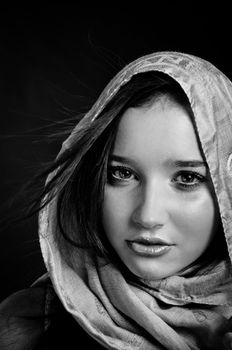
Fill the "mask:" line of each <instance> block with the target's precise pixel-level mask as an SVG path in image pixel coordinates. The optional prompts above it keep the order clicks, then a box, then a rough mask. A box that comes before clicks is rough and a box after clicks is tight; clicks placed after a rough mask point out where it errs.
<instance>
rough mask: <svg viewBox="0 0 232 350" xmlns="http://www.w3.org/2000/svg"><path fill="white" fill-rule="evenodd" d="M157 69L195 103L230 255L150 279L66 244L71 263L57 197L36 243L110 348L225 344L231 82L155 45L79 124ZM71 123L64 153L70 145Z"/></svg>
mask: <svg viewBox="0 0 232 350" xmlns="http://www.w3.org/2000/svg"><path fill="white" fill-rule="evenodd" d="M147 71H160V72H163V73H166V74H168V75H169V76H171V77H172V78H173V79H175V80H176V81H177V82H178V83H179V84H180V86H181V87H182V89H183V90H184V92H185V94H186V95H187V97H188V99H189V102H190V104H191V107H192V111H193V114H194V118H195V124H196V128H197V133H198V135H199V139H200V142H201V147H202V149H203V152H204V155H205V158H206V160H207V163H208V166H209V170H210V175H211V178H212V181H213V185H214V189H215V193H216V197H217V200H218V205H219V210H220V215H221V220H222V224H223V229H224V234H225V240H226V243H227V247H228V261H224V262H222V263H220V264H219V265H218V266H216V267H215V268H214V269H213V270H211V271H209V272H205V273H204V274H197V275H196V276H192V277H188V275H179V276H172V277H169V278H165V279H162V280H160V281H154V282H152V283H145V284H142V283H141V284H139V283H138V284H135V283H132V282H130V281H128V280H126V279H125V278H124V277H123V275H122V274H121V273H120V271H119V270H118V269H117V268H116V267H114V266H113V265H111V264H104V262H103V261H101V260H100V259H99V261H98V264H97V265H96V264H95V265H94V264H93V263H92V260H91V258H90V257H89V256H88V255H87V254H85V253H84V252H83V251H77V250H76V248H73V251H71V249H70V256H71V259H72V266H70V265H69V264H67V263H66V262H65V261H64V260H63V259H62V256H61V254H60V252H59V249H58V248H57V245H56V242H55V237H54V230H55V229H56V228H55V227H56V226H55V224H54V222H55V217H54V215H55V214H54V212H55V205H56V201H55V200H54V201H53V202H52V203H50V204H49V205H48V206H47V207H46V208H45V209H44V210H43V211H42V213H41V214H40V243H41V249H42V253H43V257H44V261H45V264H46V266H47V269H48V272H49V275H50V277H51V280H52V282H53V285H54V288H55V290H56V293H57V295H58V297H59V298H60V300H61V302H62V303H63V305H64V307H65V309H66V310H67V312H69V313H70V314H71V315H72V316H73V317H74V319H75V320H76V321H77V323H78V324H79V325H80V326H81V327H82V328H83V329H84V330H85V331H86V332H87V333H88V334H89V335H91V337H93V338H94V339H95V340H96V341H97V342H99V343H100V344H102V346H104V347H105V348H107V349H121V350H132V349H146V350H154V349H157V350H158V349H159V350H161V349H171V350H188V349H194V350H195V349H196V350H197V349H201V350H202V349H219V348H220V349H223V345H222V342H221V338H222V334H223V333H224V332H225V330H226V329H227V325H228V319H229V318H230V317H231V316H232V274H231V259H232V216H231V213H232V185H231V181H232V178H231V177H232V162H231V158H232V156H231V154H232V142H231V141H232V116H231V113H232V84H231V82H230V81H229V80H228V78H227V77H226V76H225V75H224V74H223V73H221V72H220V71H219V70H218V69H217V68H216V67H214V66H213V65H212V64H210V63H209V62H207V61H205V60H203V59H200V58H197V57H194V56H192V55H188V54H183V53H178V52H157V53H154V54H151V55H148V56H144V57H142V58H140V59H138V60H136V61H134V62H132V63H131V64H129V65H128V66H126V67H125V68H124V69H123V70H122V71H121V72H119V73H118V75H117V76H116V77H115V78H114V79H113V80H112V81H111V82H110V83H109V84H108V86H107V87H106V88H105V89H104V91H103V92H102V94H101V95H100V97H99V99H98V100H97V102H96V103H95V104H94V106H93V107H92V109H91V110H90V111H89V113H87V115H86V116H85V117H84V118H83V120H82V121H81V122H80V123H79V124H78V126H77V128H80V127H81V125H82V123H91V122H92V121H93V120H94V119H95V118H97V117H98V115H99V113H100V112H101V111H102V110H103V108H104V107H105V106H106V105H107V103H108V102H109V101H110V100H111V99H112V97H113V96H114V95H115V94H116V92H117V91H118V90H119V89H120V87H121V86H122V85H123V84H125V83H126V82H128V81H129V80H130V79H131V77H132V76H133V75H135V74H138V73H141V72H147ZM75 132H76V130H75V129H74V130H73V132H72V134H71V135H70V137H69V138H68V139H67V140H66V141H65V142H64V144H63V147H62V150H61V153H62V152H64V151H65V150H67V149H71V148H72V145H73V143H74V140H75Z"/></svg>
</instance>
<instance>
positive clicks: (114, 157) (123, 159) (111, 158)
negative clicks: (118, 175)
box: [109, 154, 131, 163]
mask: <svg viewBox="0 0 232 350" xmlns="http://www.w3.org/2000/svg"><path fill="white" fill-rule="evenodd" d="M109 161H111V162H112V161H115V162H121V163H129V162H130V161H131V160H130V159H129V158H127V157H122V156H118V155H116V154H111V155H110V156H109Z"/></svg>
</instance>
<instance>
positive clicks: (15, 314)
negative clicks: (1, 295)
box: [0, 274, 103, 350]
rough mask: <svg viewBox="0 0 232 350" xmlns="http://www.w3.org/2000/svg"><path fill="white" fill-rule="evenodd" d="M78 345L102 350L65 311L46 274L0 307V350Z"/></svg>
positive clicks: (24, 349) (10, 297)
mask: <svg viewBox="0 0 232 350" xmlns="http://www.w3.org/2000/svg"><path fill="white" fill-rule="evenodd" d="M77 343H78V344H79V346H80V344H85V345H84V346H85V347H87V348H88V347H90V348H91V347H93V348H94V349H96V350H100V349H103V347H102V346H101V345H100V344H98V343H96V341H95V340H94V339H93V338H92V337H90V336H89V335H88V334H87V333H86V331H85V330H83V329H82V328H81V327H80V326H79V325H78V323H77V322H76V321H75V320H74V318H73V317H72V316H71V315H70V314H69V313H68V312H67V311H66V310H65V309H64V307H63V305H62V303H61V302H60V300H59V298H58V297H57V296H56V293H55V291H54V289H53V287H52V283H51V281H50V279H49V277H48V275H47V274H46V275H44V276H42V277H41V278H40V279H38V280H37V281H36V282H35V283H34V284H33V285H32V286H31V287H30V288H27V289H23V290H20V291H18V292H16V293H14V294H12V295H10V296H9V297H8V298H6V299H5V300H4V301H3V302H2V303H0V349H1V350H26V349H28V350H47V349H49V350H50V349H56V350H59V349H66V348H68V349H72V348H74V345H75V344H76V345H77ZM78 348H80V347H78Z"/></svg>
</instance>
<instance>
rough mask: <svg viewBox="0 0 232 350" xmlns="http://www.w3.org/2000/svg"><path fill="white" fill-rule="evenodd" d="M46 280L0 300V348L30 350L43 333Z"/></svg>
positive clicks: (46, 278) (46, 277)
mask: <svg viewBox="0 0 232 350" xmlns="http://www.w3.org/2000/svg"><path fill="white" fill-rule="evenodd" d="M49 286H51V283H50V280H49V278H48V276H47V275H44V276H43V278H41V280H40V281H38V284H37V283H35V284H34V285H33V286H32V287H30V288H27V289H23V290H20V291H18V292H16V293H13V294H11V295H10V296H9V297H7V298H6V299H5V300H3V301H2V302H1V303H0V348H1V349H4V350H5V349H11V350H16V349H17V350H18V349H24V348H25V349H26V348H28V349H33V347H34V346H35V344H36V343H37V342H38V339H39V338H40V337H41V335H42V334H43V332H44V324H45V323H44V316H45V303H46V298H47V294H48V289H49V288H50V289H51V290H52V288H51V287H49Z"/></svg>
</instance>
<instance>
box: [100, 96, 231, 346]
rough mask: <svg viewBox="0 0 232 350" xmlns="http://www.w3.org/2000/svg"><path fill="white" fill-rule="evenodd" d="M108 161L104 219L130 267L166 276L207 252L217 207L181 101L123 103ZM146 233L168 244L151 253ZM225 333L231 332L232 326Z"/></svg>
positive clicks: (164, 98) (150, 276)
mask: <svg viewBox="0 0 232 350" xmlns="http://www.w3.org/2000/svg"><path fill="white" fill-rule="evenodd" d="M108 169H109V170H108V183H107V184H106V186H105V193H104V201H103V219H102V220H103V227H104V230H105V233H106V236H107V238H108V240H109V241H110V243H111V245H112V246H113V248H114V249H115V251H116V252H117V254H118V256H119V257H120V259H121V260H122V262H123V263H124V264H125V265H126V266H127V268H128V269H129V270H130V271H131V272H132V273H133V274H135V275H136V276H138V277H141V278H144V279H150V280H157V279H161V278H165V277H169V276H172V275H175V274H178V273H180V272H181V271H183V270H184V269H185V268H187V267H188V266H189V265H190V264H192V263H193V262H194V261H195V260H196V259H198V258H199V257H200V256H201V255H202V253H203V252H204V251H205V250H206V248H207V247H208V246H209V244H210V242H211V241H212V239H213V237H214V234H215V232H216V229H217V226H218V222H219V220H218V218H219V213H218V209H217V207H216V205H215V200H214V194H213V191H212V183H211V179H210V176H209V171H208V167H207V164H206V162H205V160H204V157H203V156H202V152H201V150H200V147H199V144H198V140H197V137H196V134H195V130H194V128H193V124H192V121H191V118H190V116H189V114H188V112H187V111H186V109H185V108H184V107H182V106H181V105H180V104H178V103H177V102H175V101H174V100H173V99H172V98H171V97H169V96H162V97H159V98H158V99H156V100H155V101H154V102H153V103H151V104H149V105H145V106H142V107H138V108H129V109H128V110H126V112H125V113H124V115H123V116H122V119H121V121H120V124H119V128H118V132H117V136H116V140H115V144H114V147H113V150H112V153H111V157H110V160H109V166H108ZM141 237H142V238H145V240H146V239H148V241H149V240H150V239H158V240H159V239H160V240H162V241H164V242H166V243H167V244H168V245H169V246H168V247H169V248H168V249H167V251H166V250H165V251H164V253H162V254H161V255H160V254H159V253H158V254H156V253H155V254H153V248H152V247H151V248H149V249H150V250H149V252H150V253H149V254H147V252H146V249H147V248H146V246H144V245H143V244H142V245H140V244H136V242H135V243H134V240H135V241H136V240H137V239H140V238H141ZM140 246H141V247H142V248H140ZM144 250H145V254H144V253H143V252H144ZM141 251H142V253H141ZM226 337H227V338H230V340H232V337H231V333H227V334H226ZM231 348H232V347H228V349H231Z"/></svg>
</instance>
